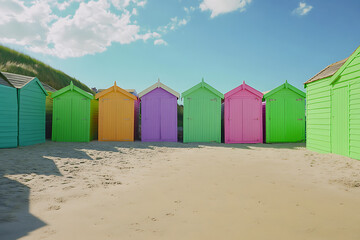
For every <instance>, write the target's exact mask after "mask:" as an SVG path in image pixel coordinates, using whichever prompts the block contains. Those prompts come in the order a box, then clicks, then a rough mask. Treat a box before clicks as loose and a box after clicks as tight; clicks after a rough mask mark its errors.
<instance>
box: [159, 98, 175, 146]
mask: <svg viewBox="0 0 360 240" xmlns="http://www.w3.org/2000/svg"><path fill="white" fill-rule="evenodd" d="M174 101H176V99H175V98H162V99H161V109H160V114H161V120H160V123H161V124H160V125H161V126H160V128H161V129H160V135H161V140H162V141H165V140H172V139H176V133H177V126H176V124H174V123H175V122H176V121H175V119H176V118H177V116H176V112H177V110H176V107H175V106H176V104H175V105H174Z"/></svg>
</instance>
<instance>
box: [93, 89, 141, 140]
mask: <svg viewBox="0 0 360 240" xmlns="http://www.w3.org/2000/svg"><path fill="white" fill-rule="evenodd" d="M95 98H96V99H99V141H134V132H135V130H134V117H135V111H134V108H135V101H136V100H137V97H136V96H134V95H133V94H131V93H129V92H128V91H126V90H124V89H122V88H120V87H118V86H116V82H115V84H114V86H112V87H110V88H108V89H105V90H103V91H101V92H99V93H97V94H96V96H95Z"/></svg>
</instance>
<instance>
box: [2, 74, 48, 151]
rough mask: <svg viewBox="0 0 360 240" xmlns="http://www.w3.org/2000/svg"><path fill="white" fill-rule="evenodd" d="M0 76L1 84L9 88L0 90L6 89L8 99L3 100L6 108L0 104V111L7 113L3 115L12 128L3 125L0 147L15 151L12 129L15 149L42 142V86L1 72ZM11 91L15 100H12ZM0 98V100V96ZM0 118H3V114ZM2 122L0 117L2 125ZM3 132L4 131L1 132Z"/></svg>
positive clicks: (43, 128) (35, 81)
mask: <svg viewBox="0 0 360 240" xmlns="http://www.w3.org/2000/svg"><path fill="white" fill-rule="evenodd" d="M1 76H2V82H3V83H4V82H7V83H8V84H9V85H11V86H5V85H3V86H2V87H1V88H2V89H3V90H4V89H6V92H8V93H7V95H8V96H9V98H8V99H7V100H6V102H7V103H8V104H1V108H9V109H11V110H9V111H7V114H8V117H9V118H10V119H12V124H10V125H7V124H8V123H5V124H4V125H3V126H1V127H0V128H2V129H3V130H2V133H1V134H2V135H0V137H1V141H4V143H2V144H1V145H0V146H3V147H11V146H13V147H15V144H14V143H15V140H14V134H15V131H16V130H15V129H16V128H17V145H18V146H27V145H33V144H37V143H42V142H45V99H46V96H47V95H48V94H47V92H46V90H45V89H44V87H43V85H42V84H41V82H40V81H39V79H37V78H36V77H28V76H23V75H19V74H13V73H6V72H2V75H1ZM4 78H5V79H6V80H5V79H4ZM4 86H5V87H6V88H5V87H4ZM8 88H10V89H11V90H9V89H8ZM14 90H15V94H16V96H14ZM0 96H1V98H3V95H2V94H0ZM4 105H7V106H4ZM1 113H3V111H1ZM1 115H2V116H3V114H1ZM3 118H4V117H1V119H2V120H3V121H4V119H3ZM5 118H6V117H5ZM0 121H1V120H0ZM4 128H6V129H8V130H6V129H5V130H4ZM9 131H10V132H9ZM6 135H10V136H9V137H10V138H9V139H7V138H6V137H5V136H6ZM4 138H5V139H4ZM7 145H8V146H7Z"/></svg>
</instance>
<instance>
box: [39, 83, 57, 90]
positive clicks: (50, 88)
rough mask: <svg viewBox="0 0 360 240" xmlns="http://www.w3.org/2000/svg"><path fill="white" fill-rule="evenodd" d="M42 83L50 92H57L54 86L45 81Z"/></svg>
mask: <svg viewBox="0 0 360 240" xmlns="http://www.w3.org/2000/svg"><path fill="white" fill-rule="evenodd" d="M41 84H42V85H43V87H44V89H45V90H46V91H48V92H56V89H55V88H53V87H52V86H50V85H48V84H46V83H44V82H41Z"/></svg>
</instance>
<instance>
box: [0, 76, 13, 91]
mask: <svg viewBox="0 0 360 240" xmlns="http://www.w3.org/2000/svg"><path fill="white" fill-rule="evenodd" d="M0 84H1V85H5V86H8V87H14V86H13V85H12V84H11V82H9V80H8V79H7V78H6V77H5V76H4V75H3V74H2V73H1V72H0Z"/></svg>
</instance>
